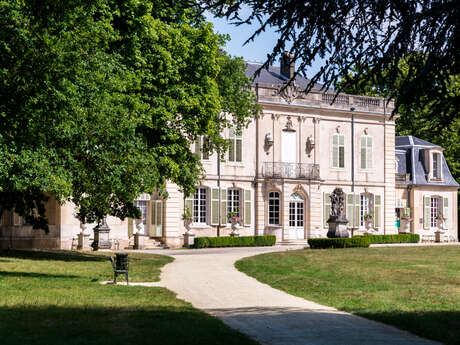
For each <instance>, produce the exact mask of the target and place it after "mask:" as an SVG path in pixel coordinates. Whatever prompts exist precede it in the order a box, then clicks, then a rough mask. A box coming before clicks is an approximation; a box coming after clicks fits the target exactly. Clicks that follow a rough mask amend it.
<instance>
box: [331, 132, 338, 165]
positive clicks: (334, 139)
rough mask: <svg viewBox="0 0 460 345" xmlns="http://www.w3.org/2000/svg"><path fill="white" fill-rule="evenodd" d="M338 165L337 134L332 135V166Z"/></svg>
mask: <svg viewBox="0 0 460 345" xmlns="http://www.w3.org/2000/svg"><path fill="white" fill-rule="evenodd" d="M338 166H339V138H338V136H337V134H334V135H333V136H332V167H333V168H337V167H338Z"/></svg>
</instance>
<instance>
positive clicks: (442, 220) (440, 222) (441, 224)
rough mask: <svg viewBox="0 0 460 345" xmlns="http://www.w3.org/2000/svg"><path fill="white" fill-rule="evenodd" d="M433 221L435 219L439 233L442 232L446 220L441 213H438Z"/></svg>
mask: <svg viewBox="0 0 460 345" xmlns="http://www.w3.org/2000/svg"><path fill="white" fill-rule="evenodd" d="M435 219H436V223H437V225H438V229H439V231H441V230H444V223H445V222H446V220H447V219H446V218H445V217H444V216H443V215H442V213H441V212H439V213H438V215H437V216H436V217H435Z"/></svg>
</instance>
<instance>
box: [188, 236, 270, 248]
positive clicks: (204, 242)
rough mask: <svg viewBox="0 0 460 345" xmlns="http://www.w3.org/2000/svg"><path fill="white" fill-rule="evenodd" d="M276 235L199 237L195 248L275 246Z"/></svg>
mask: <svg viewBox="0 0 460 345" xmlns="http://www.w3.org/2000/svg"><path fill="white" fill-rule="evenodd" d="M275 242H276V236H241V237H233V236H228V237H197V238H195V248H215V247H255V246H273V245H274V244H275Z"/></svg>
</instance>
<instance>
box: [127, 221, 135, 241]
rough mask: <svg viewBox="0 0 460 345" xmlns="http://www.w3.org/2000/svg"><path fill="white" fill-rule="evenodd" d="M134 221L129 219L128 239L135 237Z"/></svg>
mask: <svg viewBox="0 0 460 345" xmlns="http://www.w3.org/2000/svg"><path fill="white" fill-rule="evenodd" d="M133 223H134V219H132V218H128V237H133V227H134V224H133Z"/></svg>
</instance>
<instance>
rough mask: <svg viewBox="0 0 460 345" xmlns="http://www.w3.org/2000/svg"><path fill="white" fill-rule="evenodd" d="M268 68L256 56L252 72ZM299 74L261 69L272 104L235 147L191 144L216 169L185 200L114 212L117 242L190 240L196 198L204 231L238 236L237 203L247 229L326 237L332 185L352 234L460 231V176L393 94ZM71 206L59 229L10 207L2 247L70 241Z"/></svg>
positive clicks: (453, 237)
mask: <svg viewBox="0 0 460 345" xmlns="http://www.w3.org/2000/svg"><path fill="white" fill-rule="evenodd" d="M259 67H260V65H259V64H256V63H249V64H248V67H247V74H248V75H249V76H252V75H253V74H254V72H255V71H256V70H257V69H258V68H259ZM293 73H294V66H293V64H292V63H289V61H288V59H287V58H286V57H283V59H282V61H281V66H280V67H276V66H270V68H269V69H268V70H262V71H261V73H260V75H259V76H258V77H256V78H255V80H254V85H253V89H254V92H255V94H256V96H257V102H258V103H259V104H260V105H261V106H262V107H263V113H262V115H261V116H260V117H259V118H257V119H254V120H253V121H252V122H251V123H250V124H249V125H248V127H247V128H244V129H243V130H242V131H241V132H238V131H237V130H234V129H229V130H228V131H227V132H226V133H224V135H225V137H227V138H228V139H229V140H230V143H231V146H230V149H229V151H228V152H227V154H226V155H225V157H222V158H221V159H218V157H217V154H209V153H208V152H206V151H205V150H204V148H205V147H206V140H205V138H201V139H200V141H198V142H196V143H194V144H192V149H193V150H194V151H195V152H196V154H198V155H199V156H200V157H201V161H202V164H203V167H204V169H205V172H206V176H205V178H204V179H203V180H202V181H201V182H200V184H199V185H198V186H196V192H195V194H194V195H191V196H190V197H187V198H184V195H183V194H182V193H181V192H180V191H179V188H178V187H177V186H176V185H174V184H172V183H169V184H167V186H166V188H167V191H168V194H169V197H168V199H166V200H163V199H161V198H160V197H158V196H157V195H142V196H140V197H139V198H138V200H137V201H136V202H135V203H136V205H137V206H138V207H139V208H140V210H141V211H142V219H141V220H137V221H135V220H133V219H126V220H124V221H121V220H120V219H117V218H111V217H108V220H107V223H108V226H109V227H110V229H111V230H110V238H111V239H112V241H113V242H114V243H116V244H117V247H119V249H123V248H127V247H130V246H132V245H133V244H134V242H133V241H134V240H133V237H134V234H135V233H136V232H137V236H144V237H145V239H144V241H142V245H139V247H147V248H148V247H154V246H161V245H166V246H169V247H181V246H182V245H183V241H184V233H185V231H186V229H185V227H184V224H183V220H182V215H183V214H184V210H185V209H186V208H188V209H189V210H190V212H191V215H192V217H193V223H192V225H191V230H190V231H191V233H193V234H194V235H195V236H196V237H201V236H228V235H229V234H230V232H231V227H230V224H229V220H228V215H229V214H230V213H231V214H236V215H237V216H238V217H239V218H240V219H241V228H240V230H239V233H240V235H241V236H244V235H275V236H276V238H277V241H278V242H283V243H292V242H294V243H306V239H308V238H319V237H326V234H327V231H328V223H327V220H328V218H329V214H330V207H331V204H330V198H329V195H330V193H331V192H332V191H333V190H334V188H336V187H341V188H342V189H343V191H344V192H345V194H346V218H347V219H348V221H349V223H348V228H349V232H350V235H351V234H354V235H356V234H363V233H372V234H397V233H415V234H420V238H421V240H422V241H434V239H435V235H436V233H437V232H438V233H440V234H441V239H440V240H441V241H458V219H457V207H458V206H457V190H458V188H459V184H458V183H457V182H456V181H455V180H454V179H453V178H452V176H451V173H450V171H449V168H448V166H447V164H446V161H445V159H444V157H443V149H442V148H441V147H439V146H436V145H433V144H431V143H428V142H426V141H423V140H421V139H418V138H415V137H412V136H407V137H396V136H395V121H394V118H391V113H392V111H393V102H392V101H390V102H388V100H385V99H382V98H375V97H363V96H355V95H346V94H340V95H338V96H337V97H335V93H334V92H327V93H324V92H322V91H320V86H318V85H315V87H314V88H313V89H312V91H311V92H310V93H308V94H305V93H302V92H301V90H302V89H303V88H305V87H306V86H307V84H308V82H309V81H308V80H307V79H305V78H303V77H300V76H297V77H296V79H295V85H292V86H288V87H284V88H283V86H285V85H286V84H285V83H286V81H287V80H289V79H290V78H291V76H292V75H293ZM73 214H74V208H73V206H72V204H70V203H69V204H64V205H59V204H58V203H57V202H56V201H53V200H50V201H49V202H48V204H47V215H48V218H49V221H50V232H49V234H44V233H43V232H41V231H37V230H32V229H31V227H30V226H27V225H24V224H23V223H22V220H21V219H20V217H18V216H17V215H15V214H12V215H11V214H6V215H4V216H3V217H2V225H1V228H0V245H1V246H2V247H6V246H7V243H8V241H10V243H11V242H12V245H13V247H15V248H21V247H22V248H25V247H29V248H30V247H34V248H63V249H70V248H72V247H73V245H74V244H75V239H76V237H77V235H78V233H79V232H80V231H81V226H80V223H79V221H78V220H77V219H76V218H75V217H74V216H73ZM369 217H370V218H371V221H369V220H368V219H369ZM441 218H442V219H444V221H441V220H442V219H441ZM404 219H406V220H404ZM408 219H410V221H409V220H408ZM366 220H367V221H366ZM140 223H142V226H139V225H140ZM92 227H94V225H88V226H87V229H88V230H89V229H91V228H92ZM88 230H87V231H88ZM89 233H90V237H91V236H92V231H89ZM438 236H439V235H438ZM112 248H114V247H112Z"/></svg>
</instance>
